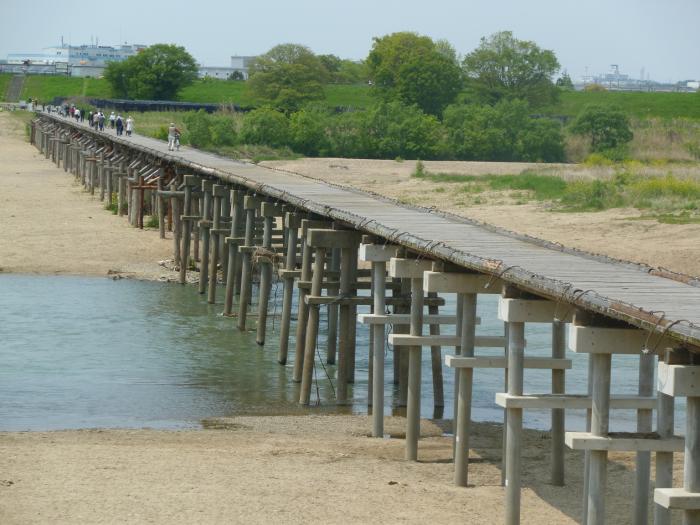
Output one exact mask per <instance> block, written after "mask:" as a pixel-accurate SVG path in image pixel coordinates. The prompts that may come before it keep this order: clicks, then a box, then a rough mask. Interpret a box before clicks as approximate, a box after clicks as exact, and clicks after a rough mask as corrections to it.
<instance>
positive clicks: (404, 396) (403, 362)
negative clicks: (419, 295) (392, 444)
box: [394, 278, 411, 407]
mask: <svg viewBox="0 0 700 525" xmlns="http://www.w3.org/2000/svg"><path fill="white" fill-rule="evenodd" d="M410 294H411V281H410V280H409V279H405V278H403V279H401V292H400V293H399V297H403V298H406V297H410ZM395 310H396V312H397V313H400V314H407V313H410V311H411V310H410V306H409V307H407V306H404V305H400V306H398V307H397V308H396V309H395ZM394 333H395V334H400V333H404V334H407V333H410V328H409V327H408V326H397V327H395V328H394ZM394 350H395V353H394V356H395V359H397V360H398V363H399V366H398V372H399V401H398V403H397V405H398V406H399V407H406V406H408V360H409V357H408V352H407V348H404V347H402V346H399V347H398V348H397V347H396V346H394Z"/></svg>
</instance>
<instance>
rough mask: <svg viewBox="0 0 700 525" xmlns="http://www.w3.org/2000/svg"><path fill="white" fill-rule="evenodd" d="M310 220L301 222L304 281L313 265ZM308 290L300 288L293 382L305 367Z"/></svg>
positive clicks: (309, 277)
mask: <svg viewBox="0 0 700 525" xmlns="http://www.w3.org/2000/svg"><path fill="white" fill-rule="evenodd" d="M309 222H310V221H309V220H303V221H301V233H302V236H301V246H302V255H301V276H300V279H301V280H302V281H309V280H311V273H312V272H311V263H312V253H311V246H309V243H308V242H306V233H307V228H308V226H309ZM305 298H306V290H304V289H303V288H299V301H298V306H297V308H298V310H297V330H296V340H295V347H294V370H293V372H292V381H295V382H297V383H298V382H300V381H301V375H302V370H303V367H304V343H305V342H306V325H307V321H308V315H309V306H308V305H307V304H306V301H305Z"/></svg>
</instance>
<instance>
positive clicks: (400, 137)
mask: <svg viewBox="0 0 700 525" xmlns="http://www.w3.org/2000/svg"><path fill="white" fill-rule="evenodd" d="M362 120H363V131H364V134H363V136H364V138H365V155H364V156H367V157H372V158H381V159H390V158H395V157H397V156H400V157H402V158H404V159H418V158H421V159H434V158H437V157H440V156H441V153H442V152H443V151H444V150H445V141H444V140H443V132H442V129H441V126H440V122H439V121H438V119H437V118H436V117H434V116H432V115H427V114H425V113H423V111H421V110H420V108H418V106H413V105H411V106H409V105H405V104H403V103H401V102H399V101H392V102H382V103H379V104H377V105H376V106H374V107H372V108H371V109H370V110H368V111H366V112H365V113H364V114H363V119H362Z"/></svg>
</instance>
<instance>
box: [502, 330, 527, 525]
mask: <svg viewBox="0 0 700 525" xmlns="http://www.w3.org/2000/svg"><path fill="white" fill-rule="evenodd" d="M524 350H525V323H520V322H517V323H508V394H510V395H516V396H518V395H522V393H523V362H524V355H525V352H524ZM522 429H523V409H522V408H509V409H507V412H506V435H507V437H506V483H505V486H506V524H507V525H516V524H518V523H520V472H521V465H520V459H521V448H522Z"/></svg>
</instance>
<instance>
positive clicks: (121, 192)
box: [117, 173, 126, 217]
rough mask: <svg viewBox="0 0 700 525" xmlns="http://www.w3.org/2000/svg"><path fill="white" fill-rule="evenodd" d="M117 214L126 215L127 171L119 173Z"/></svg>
mask: <svg viewBox="0 0 700 525" xmlns="http://www.w3.org/2000/svg"><path fill="white" fill-rule="evenodd" d="M117 177H118V178H117V215H119V216H120V217H121V216H122V215H124V211H125V210H124V208H125V206H126V173H119V174H118V175H117Z"/></svg>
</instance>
